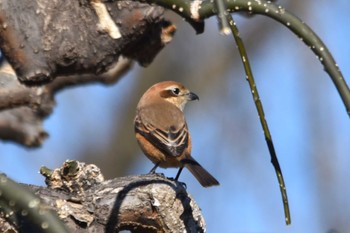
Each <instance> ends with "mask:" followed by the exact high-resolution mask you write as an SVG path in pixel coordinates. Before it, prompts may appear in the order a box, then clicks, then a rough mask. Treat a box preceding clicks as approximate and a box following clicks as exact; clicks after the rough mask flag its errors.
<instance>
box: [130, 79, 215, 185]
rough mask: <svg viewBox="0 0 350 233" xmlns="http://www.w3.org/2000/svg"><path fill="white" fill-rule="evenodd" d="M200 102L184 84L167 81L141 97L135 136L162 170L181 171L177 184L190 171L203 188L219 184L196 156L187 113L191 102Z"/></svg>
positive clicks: (154, 168)
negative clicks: (193, 154) (172, 168)
mask: <svg viewBox="0 0 350 233" xmlns="http://www.w3.org/2000/svg"><path fill="white" fill-rule="evenodd" d="M193 100H199V97H198V96H197V95H196V94H195V93H193V92H191V91H189V90H188V89H187V88H186V87H185V86H184V85H183V84H181V83H178V82H175V81H163V82H159V83H156V84H154V85H153V86H151V87H150V88H149V89H148V90H147V91H146V92H145V93H144V94H143V95H142V97H141V99H140V101H139V102H138V104H137V107H136V116H135V119H134V127H135V135H136V139H137V142H138V144H139V146H140V148H141V150H142V151H143V153H144V154H145V155H146V156H147V157H148V158H149V159H150V160H151V161H152V162H153V163H154V164H155V165H154V167H153V168H152V169H151V171H150V173H155V171H156V169H157V168H158V167H162V168H170V167H174V168H179V170H178V172H177V175H176V177H175V180H176V181H177V180H178V179H179V176H180V174H181V172H182V170H183V168H184V167H186V168H187V169H188V170H189V171H190V172H191V173H192V174H193V176H194V177H195V178H196V179H197V180H198V182H199V183H200V184H201V185H202V186H203V187H210V186H214V185H219V182H218V181H217V180H216V179H215V178H214V177H213V176H212V175H211V174H210V173H209V172H208V171H207V170H205V169H204V168H203V167H202V166H201V165H200V164H199V163H198V162H197V161H196V160H195V159H194V158H193V157H192V156H191V149H192V142H191V135H190V133H189V131H188V127H187V122H186V119H185V115H184V113H183V111H184V108H185V105H186V103H187V102H188V101H193Z"/></svg>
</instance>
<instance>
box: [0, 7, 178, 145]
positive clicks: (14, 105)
mask: <svg viewBox="0 0 350 233" xmlns="http://www.w3.org/2000/svg"><path fill="white" fill-rule="evenodd" d="M101 9H105V10H106V12H104V11H103V10H102V16H101ZM103 13H104V14H103ZM163 13H164V9H163V8H161V7H158V6H150V5H148V4H143V3H138V2H132V1H116V2H106V3H102V2H100V1H98V0H93V1H84V0H79V1H78V0H75V1H71V0H63V1H62V0H59V1H58V0H52V1H46V0H35V1H32V0H3V1H0V48H1V51H2V52H3V53H4V55H5V57H6V59H7V61H8V62H9V63H10V64H11V67H12V68H13V69H14V70H15V72H14V71H13V70H12V69H11V67H10V66H9V65H7V64H5V65H3V66H2V69H1V70H0V139H2V140H7V141H14V142H16V143H19V144H21V145H24V146H27V147H37V146H40V145H41V144H42V143H43V141H44V139H45V138H46V137H47V136H48V133H46V132H45V130H44V129H43V126H42V125H43V119H45V118H46V117H47V116H48V115H49V114H51V112H52V110H53V107H54V106H55V100H54V95H55V93H56V92H57V91H60V90H62V89H64V88H66V87H69V86H77V85H82V84H86V83H92V82H102V83H105V84H111V83H114V82H116V81H117V80H118V79H119V78H120V77H121V76H122V75H123V74H124V73H125V72H126V71H128V70H129V69H130V67H131V64H132V62H133V61H137V62H139V63H140V64H142V65H147V64H148V63H150V62H151V61H152V60H153V58H154V57H155V56H156V54H157V53H158V52H159V51H160V50H161V49H162V48H163V47H164V46H165V44H167V43H168V42H170V40H171V39H172V36H173V34H174V32H175V26H173V25H171V24H170V23H169V22H168V21H166V20H165V19H164V18H163ZM106 18H107V20H106ZM108 19H111V21H108ZM106 22H107V23H106ZM111 28H112V29H111ZM113 29H118V32H120V35H119V37H118V35H115V34H114V33H113ZM23 84H26V85H23ZM28 84H31V85H28ZM32 84H35V85H32ZM39 85H41V86H39Z"/></svg>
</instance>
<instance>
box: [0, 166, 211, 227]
mask: <svg viewBox="0 0 350 233" xmlns="http://www.w3.org/2000/svg"><path fill="white" fill-rule="evenodd" d="M41 173H42V174H43V175H44V176H46V183H47V184H48V188H44V187H37V186H27V185H23V188H26V189H28V188H29V189H30V190H31V191H33V192H34V193H35V195H36V196H38V197H40V198H41V200H42V202H43V204H44V205H47V208H49V209H50V210H53V211H54V212H56V213H57V215H58V217H59V218H60V219H61V220H62V221H63V222H64V223H65V225H66V227H67V228H68V229H69V230H70V231H71V232H81V233H85V232H107V233H108V232H118V231H121V230H129V231H131V232H144V233H148V232H172V233H176V232H205V222H204V219H203V216H202V214H201V211H200V208H199V207H198V206H197V204H196V203H195V201H194V200H193V199H192V197H191V196H190V195H189V194H188V193H187V192H186V189H185V187H184V185H183V184H181V183H179V182H176V181H173V180H169V179H167V178H165V177H164V176H163V175H159V174H152V175H140V176H128V177H121V178H116V179H113V180H107V181H104V180H103V175H102V174H101V173H100V170H99V168H98V167H96V166H95V165H92V164H89V165H87V164H84V163H81V162H77V161H66V162H65V163H64V164H63V166H62V167H61V168H58V169H55V170H53V171H51V170H49V169H47V168H42V169H41ZM1 188H5V187H2V186H0V191H1ZM0 201H6V202H10V201H11V200H4V199H3V197H0ZM12 202H16V200H12ZM15 211H17V212H18V211H19V212H21V211H23V210H22V209H20V208H18V209H16V210H15ZM17 220H18V219H17ZM11 226H12V227H13V228H12V230H14V232H18V224H17V226H16V225H15V224H13V222H12V219H10V218H6V217H4V216H3V215H2V217H1V215H0V230H4V229H5V227H7V228H6V229H10V227H11ZM16 227H17V228H16Z"/></svg>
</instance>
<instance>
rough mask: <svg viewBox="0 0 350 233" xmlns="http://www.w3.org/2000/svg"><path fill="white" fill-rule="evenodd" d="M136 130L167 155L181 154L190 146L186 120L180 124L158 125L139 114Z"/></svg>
mask: <svg viewBox="0 0 350 233" xmlns="http://www.w3.org/2000/svg"><path fill="white" fill-rule="evenodd" d="M135 131H136V132H137V133H139V134H141V135H142V136H143V137H145V138H146V139H147V140H148V141H149V142H150V143H152V145H154V146H155V147H156V148H157V149H159V150H160V151H162V152H163V153H164V154H166V155H171V156H180V155H182V153H183V152H184V150H185V149H186V148H187V147H188V143H189V133H188V129H187V125H186V122H184V123H183V124H181V125H180V127H179V126H176V125H170V126H169V127H156V126H155V125H154V123H152V122H145V121H143V120H142V119H141V118H140V117H139V116H137V117H136V118H135Z"/></svg>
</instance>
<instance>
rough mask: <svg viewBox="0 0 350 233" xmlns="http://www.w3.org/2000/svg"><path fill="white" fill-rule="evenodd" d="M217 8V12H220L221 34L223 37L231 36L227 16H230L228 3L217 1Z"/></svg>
mask: <svg viewBox="0 0 350 233" xmlns="http://www.w3.org/2000/svg"><path fill="white" fill-rule="evenodd" d="M215 7H216V10H217V11H218V21H219V28H220V33H221V34H223V35H229V34H230V26H229V24H228V22H227V18H226V15H227V14H228V13H227V9H226V3H225V2H224V0H215Z"/></svg>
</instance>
